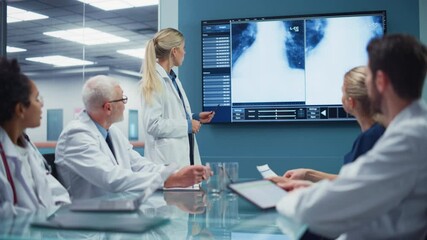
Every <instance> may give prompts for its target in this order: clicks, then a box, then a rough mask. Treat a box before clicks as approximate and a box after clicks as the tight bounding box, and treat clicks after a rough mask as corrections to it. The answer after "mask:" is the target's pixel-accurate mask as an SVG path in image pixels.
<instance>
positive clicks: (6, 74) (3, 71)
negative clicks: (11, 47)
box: [0, 57, 31, 124]
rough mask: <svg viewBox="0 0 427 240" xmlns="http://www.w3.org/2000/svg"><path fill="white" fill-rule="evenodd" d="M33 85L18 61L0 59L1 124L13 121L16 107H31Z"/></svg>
mask: <svg viewBox="0 0 427 240" xmlns="http://www.w3.org/2000/svg"><path fill="white" fill-rule="evenodd" d="M30 92H31V85H30V80H29V79H28V77H27V76H25V75H24V74H23V73H21V69H20V67H19V64H18V61H16V59H13V60H8V59H6V58H4V57H1V58H0V124H3V123H5V122H6V121H8V120H10V119H12V117H13V114H14V113H15V106H16V104H18V103H22V104H23V105H24V106H26V107H28V106H30Z"/></svg>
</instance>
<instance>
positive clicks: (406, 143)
mask: <svg viewBox="0 0 427 240" xmlns="http://www.w3.org/2000/svg"><path fill="white" fill-rule="evenodd" d="M367 51H368V56H369V62H368V74H367V78H366V86H367V88H368V95H369V98H370V100H371V103H372V105H373V107H374V110H376V111H378V112H380V113H382V114H383V117H384V118H383V120H384V124H385V126H386V131H385V133H384V135H383V136H382V138H380V139H379V140H378V142H377V143H376V144H375V146H374V147H373V148H372V149H371V150H370V151H369V152H367V153H366V154H365V155H362V156H360V157H359V158H358V159H357V161H355V162H353V163H349V164H347V165H345V166H344V167H343V168H342V169H341V171H340V173H339V175H338V176H337V178H335V180H333V181H330V180H322V181H320V182H317V183H314V184H309V182H308V181H303V182H301V181H302V180H290V181H288V182H286V183H282V184H281V186H282V187H283V188H285V189H286V190H292V189H296V188H298V189H296V190H293V191H291V192H290V193H289V194H287V195H286V196H285V197H283V198H282V199H281V200H280V201H279V203H278V204H277V206H276V207H277V210H278V211H279V212H280V213H281V214H283V215H285V216H287V217H289V218H291V219H293V220H296V221H298V222H300V223H304V224H307V225H308V227H309V229H310V230H311V231H312V232H314V233H317V234H320V235H324V236H326V237H338V239H424V238H425V236H426V234H427V215H426V214H427V184H426V183H427V158H426V156H427V147H426V146H427V106H426V104H425V102H424V101H423V100H420V98H421V94H422V89H423V84H424V79H425V77H426V70H427V49H426V47H425V46H423V45H422V44H421V43H420V42H419V41H418V40H417V39H415V38H413V37H410V36H407V35H388V36H387V35H386V36H384V37H381V38H377V39H373V40H372V41H371V42H370V43H369V44H368V47H367ZM307 185H311V186H308V187H307Z"/></svg>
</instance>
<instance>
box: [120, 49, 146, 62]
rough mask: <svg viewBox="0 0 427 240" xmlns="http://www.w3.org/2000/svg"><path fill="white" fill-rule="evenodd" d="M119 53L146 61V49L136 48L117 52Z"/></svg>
mask: <svg viewBox="0 0 427 240" xmlns="http://www.w3.org/2000/svg"><path fill="white" fill-rule="evenodd" d="M117 52H118V53H121V54H126V55H129V56H132V57H136V58H140V59H144V57H145V48H134V49H122V50H117Z"/></svg>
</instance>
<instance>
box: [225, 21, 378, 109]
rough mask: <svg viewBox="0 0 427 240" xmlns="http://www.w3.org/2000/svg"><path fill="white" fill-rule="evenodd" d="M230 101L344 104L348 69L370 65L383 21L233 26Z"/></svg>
mask: <svg viewBox="0 0 427 240" xmlns="http://www.w3.org/2000/svg"><path fill="white" fill-rule="evenodd" d="M231 29H232V33H231V34H232V57H231V60H232V69H231V79H232V81H231V82H232V102H235V103H236V102H237V103H250V102H261V103H262V102H264V103H268V102H305V104H307V105H310V104H312V105H319V104H338V105H339V104H341V84H342V78H343V75H344V73H345V72H346V71H348V70H349V69H351V68H353V67H355V66H358V65H366V64H367V53H366V46H367V44H368V42H369V40H370V39H372V38H374V37H377V36H380V35H382V34H383V31H384V29H383V24H382V17H380V16H378V17H375V16H374V17H372V16H354V17H344V18H341V17H328V18H313V19H305V20H303V19H301V20H288V21H279V20H275V21H262V22H256V21H254V22H247V23H233V24H232V26H231Z"/></svg>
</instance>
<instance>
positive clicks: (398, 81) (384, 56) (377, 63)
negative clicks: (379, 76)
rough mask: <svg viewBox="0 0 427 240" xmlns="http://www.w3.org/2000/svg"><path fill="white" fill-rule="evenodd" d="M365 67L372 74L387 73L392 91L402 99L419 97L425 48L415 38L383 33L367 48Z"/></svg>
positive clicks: (426, 60) (426, 62) (426, 63)
mask: <svg viewBox="0 0 427 240" xmlns="http://www.w3.org/2000/svg"><path fill="white" fill-rule="evenodd" d="M367 50H368V55H369V68H370V69H371V71H372V74H374V76H375V73H376V72H377V71H378V70H381V71H383V72H384V73H386V74H387V76H388V77H389V79H390V82H391V84H392V86H393V89H394V91H395V92H396V93H397V95H398V96H399V97H401V98H403V99H407V100H414V99H419V98H421V94H422V90H423V85H424V79H425V76H426V70H427V49H426V47H425V46H424V45H422V44H421V43H420V42H419V41H418V40H417V39H416V38H415V37H412V36H409V35H405V34H393V35H384V36H382V37H379V38H375V39H373V40H371V41H370V42H369V44H368V47H367Z"/></svg>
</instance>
